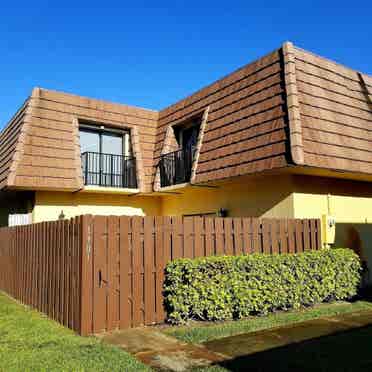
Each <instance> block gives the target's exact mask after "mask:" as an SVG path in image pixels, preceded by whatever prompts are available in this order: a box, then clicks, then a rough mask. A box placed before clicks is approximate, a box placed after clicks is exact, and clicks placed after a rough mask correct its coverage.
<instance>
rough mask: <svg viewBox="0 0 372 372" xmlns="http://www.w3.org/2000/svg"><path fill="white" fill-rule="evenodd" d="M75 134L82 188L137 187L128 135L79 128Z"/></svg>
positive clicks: (134, 164) (86, 126) (98, 128)
mask: <svg viewBox="0 0 372 372" xmlns="http://www.w3.org/2000/svg"><path fill="white" fill-rule="evenodd" d="M79 132H80V149H81V156H82V167H83V177H84V184H85V185H95V186H106V187H121V188H136V187H137V181H136V161H135V158H134V157H132V156H131V146H130V133H129V131H120V130H115V129H108V128H105V127H104V126H100V127H98V126H91V125H82V126H81V127H80V130H79Z"/></svg>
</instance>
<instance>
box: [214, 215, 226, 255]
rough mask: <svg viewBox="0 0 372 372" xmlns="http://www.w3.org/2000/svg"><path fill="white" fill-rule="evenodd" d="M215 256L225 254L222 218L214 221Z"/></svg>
mask: <svg viewBox="0 0 372 372" xmlns="http://www.w3.org/2000/svg"><path fill="white" fill-rule="evenodd" d="M214 226H215V241H216V243H215V245H216V255H223V254H225V234H224V226H223V219H222V218H215V219H214Z"/></svg>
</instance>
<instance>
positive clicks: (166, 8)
mask: <svg viewBox="0 0 372 372" xmlns="http://www.w3.org/2000/svg"><path fill="white" fill-rule="evenodd" d="M58 3H60V4H58ZM49 4H53V7H51V6H50V5H49ZM55 4H56V5H55ZM371 14H372V1H354V2H351V1H348V2H343V1H334V0H330V1H324V0H323V1H318V0H316V1H302V2H301V1H293V2H292V1H290V0H287V1H283V2H282V1H279V0H276V1H268V0H266V1H252V2H251V1H247V0H245V1H233V0H231V1H223V2H222V1H221V2H218V1H209V0H204V1H201V0H199V1H194V0H188V1H147V2H142V1H125V0H121V1H110V0H106V1H94V0H91V1H89V2H88V1H76V0H75V1H69V0H64V1H61V2H52V1H48V2H47V1H45V2H44V1H37V0H35V1H27V2H22V1H5V2H3V3H2V5H1V8H0V51H1V54H0V84H1V89H0V92H1V94H0V128H1V127H2V126H3V125H5V123H6V122H7V121H8V119H9V118H10V117H11V116H12V114H13V113H14V112H15V111H16V110H17V108H18V107H19V106H20V105H21V103H22V102H23V101H24V99H25V98H26V97H27V96H28V95H29V94H30V92H31V89H32V88H33V87H34V86H40V87H44V88H49V89H56V90H62V91H66V92H70V93H75V94H79V95H84V96H90V97H96V98H101V99H106V100H109V101H114V102H120V103H126V104H132V105H137V106H142V107H147V108H152V109H159V108H163V107H165V106H167V105H169V104H171V103H173V102H175V101H177V100H178V99H180V98H182V97H184V96H186V95H188V94H190V93H192V92H193V91H195V90H197V89H199V88H201V87H203V86H204V85H206V84H208V83H210V82H212V81H214V80H216V79H218V78H220V77H222V76H223V75H225V74H227V73H229V72H231V71H233V70H234V69H236V68H238V67H240V66H242V65H244V64H246V63H248V62H250V61H253V60H254V59H256V58H258V57H260V56H262V55H264V54H267V53H268V52H270V51H271V50H273V49H275V48H277V47H279V46H280V45H281V43H282V42H283V41H286V40H291V41H293V42H294V43H295V44H297V45H298V46H301V47H302V48H305V49H308V50H311V51H313V52H316V53H318V54H320V55H323V56H326V57H329V58H332V59H334V60H336V61H338V62H341V63H343V64H346V65H348V66H350V67H353V68H355V69H358V70H361V71H363V72H365V73H369V74H372V27H371V23H372V21H371V20H372V18H371Z"/></svg>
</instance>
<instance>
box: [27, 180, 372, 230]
mask: <svg viewBox="0 0 372 372" xmlns="http://www.w3.org/2000/svg"><path fill="white" fill-rule="evenodd" d="M216 186H217V188H206V187H190V186H189V187H187V188H184V189H180V190H174V192H176V193H177V194H169V195H164V194H163V195H162V196H154V195H152V196H135V195H132V196H128V195H118V194H106V193H105V194H99V193H62V192H37V193H36V197H35V207H34V210H33V220H34V222H40V221H50V220H56V219H58V216H59V215H60V214H61V212H62V211H63V214H64V215H65V216H66V218H70V217H73V216H76V215H80V214H102V215H140V216H144V215H164V216H180V215H189V214H205V213H216V212H217V211H218V210H219V209H221V208H223V209H226V210H227V211H228V216H231V217H239V216H255V217H279V218H280V217H286V218H321V216H322V215H323V214H329V215H332V216H334V217H335V218H336V221H337V222H338V223H365V222H370V223H372V187H371V186H370V184H369V183H363V182H355V181H345V180H337V179H327V178H321V177H309V176H298V175H289V174H286V175H285V174H284V175H271V176H268V175H266V176H260V177H241V178H236V179H235V180H230V181H225V182H221V183H219V184H216Z"/></svg>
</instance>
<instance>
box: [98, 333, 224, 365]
mask: <svg viewBox="0 0 372 372" xmlns="http://www.w3.org/2000/svg"><path fill="white" fill-rule="evenodd" d="M103 340H104V341H105V342H108V343H110V344H113V345H116V346H120V347H121V348H123V349H124V350H126V351H128V352H129V353H131V354H133V355H134V356H135V357H136V358H137V359H139V360H140V361H142V362H143V363H145V364H147V365H149V366H151V367H153V368H156V369H160V370H166V371H177V372H182V371H187V370H189V369H191V368H197V367H205V366H209V365H211V364H216V363H219V362H223V361H224V360H226V357H225V356H223V355H219V354H218V353H215V352H212V351H209V350H208V349H206V348H205V347H204V346H202V345H193V344H188V343H185V342H181V341H179V340H177V339H176V338H174V337H171V336H167V335H165V334H164V333H161V332H159V331H157V330H156V329H154V328H150V327H146V328H133V329H128V330H125V331H118V332H114V333H112V334H109V335H106V336H104V337H103Z"/></svg>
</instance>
